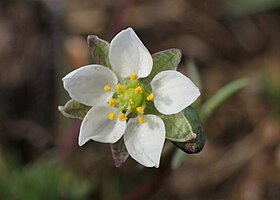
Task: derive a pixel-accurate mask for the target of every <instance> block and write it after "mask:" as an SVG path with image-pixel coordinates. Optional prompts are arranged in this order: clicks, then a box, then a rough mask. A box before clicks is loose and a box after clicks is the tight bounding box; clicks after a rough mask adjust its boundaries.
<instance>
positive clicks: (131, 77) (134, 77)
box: [130, 73, 138, 80]
mask: <svg viewBox="0 0 280 200" xmlns="http://www.w3.org/2000/svg"><path fill="white" fill-rule="evenodd" d="M137 79H138V76H137V74H135V73H132V74H131V75H130V80H137Z"/></svg>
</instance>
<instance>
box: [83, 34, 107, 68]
mask: <svg viewBox="0 0 280 200" xmlns="http://www.w3.org/2000/svg"><path fill="white" fill-rule="evenodd" d="M87 43H88V47H89V49H90V53H91V56H92V58H93V62H94V63H96V64H100V65H103V66H105V67H108V68H111V64H110V61H109V56H108V55H109V45H110V44H109V43H108V42H107V41H105V40H102V39H100V38H99V37H97V36H95V35H89V36H88V38H87Z"/></svg>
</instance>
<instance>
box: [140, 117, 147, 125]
mask: <svg viewBox="0 0 280 200" xmlns="http://www.w3.org/2000/svg"><path fill="white" fill-rule="evenodd" d="M138 122H139V124H143V123H145V122H146V119H145V118H144V117H139V118H138Z"/></svg>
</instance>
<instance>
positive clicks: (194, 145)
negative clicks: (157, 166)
mask: <svg viewBox="0 0 280 200" xmlns="http://www.w3.org/2000/svg"><path fill="white" fill-rule="evenodd" d="M182 114H183V115H184V117H185V118H186V119H188V122H189V124H190V127H191V128H192V131H193V132H194V133H195V134H196V137H195V138H192V139H191V140H188V141H186V142H174V144H175V145H176V146H177V147H178V148H180V149H181V150H183V151H184V152H186V153H189V154H193V153H198V152H200V151H201V150H202V148H203V147H204V144H205V135H204V130H203V126H202V123H201V121H200V117H199V115H198V114H197V112H196V111H195V110H194V109H193V108H192V107H187V108H185V109H184V110H183V111H182Z"/></svg>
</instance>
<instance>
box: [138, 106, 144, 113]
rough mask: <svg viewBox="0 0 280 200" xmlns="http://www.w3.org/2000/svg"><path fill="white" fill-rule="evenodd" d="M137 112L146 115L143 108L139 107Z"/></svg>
mask: <svg viewBox="0 0 280 200" xmlns="http://www.w3.org/2000/svg"><path fill="white" fill-rule="evenodd" d="M136 110H137V112H138V113H139V114H144V108H143V107H142V106H139V107H137V108H136Z"/></svg>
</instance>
